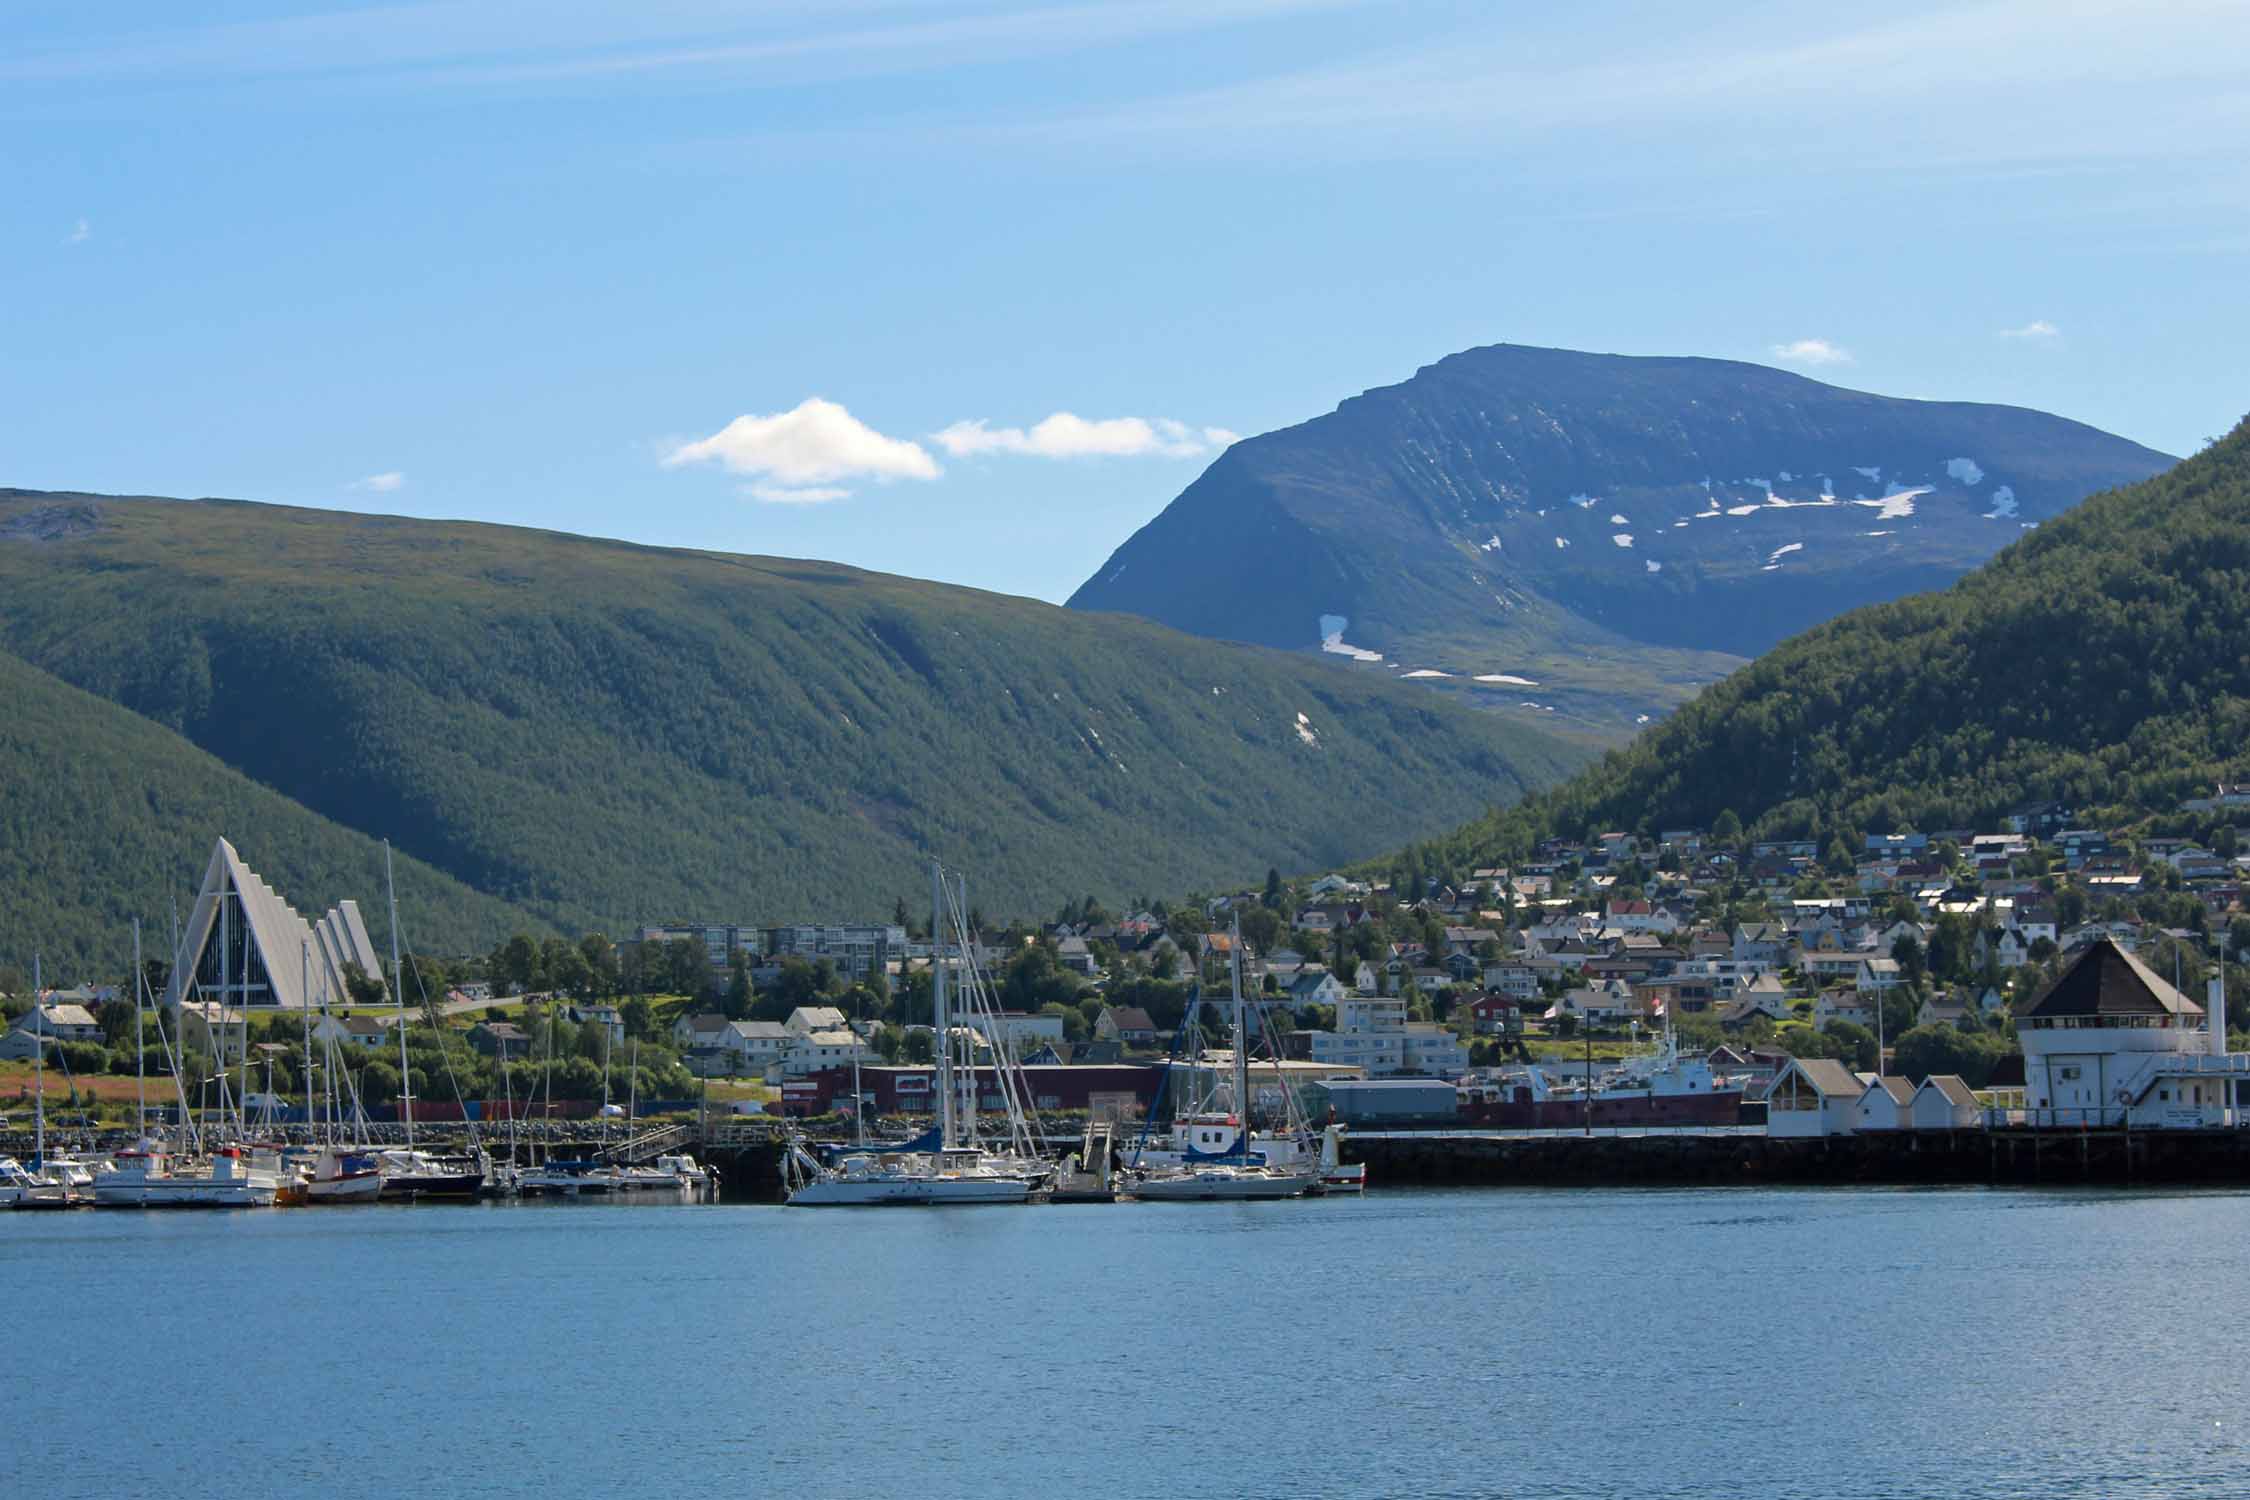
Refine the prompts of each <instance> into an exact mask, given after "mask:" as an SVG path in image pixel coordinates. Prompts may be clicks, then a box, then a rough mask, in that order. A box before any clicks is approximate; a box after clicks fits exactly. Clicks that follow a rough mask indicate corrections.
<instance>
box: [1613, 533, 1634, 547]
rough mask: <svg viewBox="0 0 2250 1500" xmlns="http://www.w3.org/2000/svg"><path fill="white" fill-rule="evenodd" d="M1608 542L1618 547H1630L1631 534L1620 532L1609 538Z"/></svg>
mask: <svg viewBox="0 0 2250 1500" xmlns="http://www.w3.org/2000/svg"><path fill="white" fill-rule="evenodd" d="M1610 540H1611V541H1613V542H1615V543H1617V545H1618V546H1620V547H1630V546H1632V545H1633V533H1631V532H1630V531H1620V532H1617V533H1616V534H1615V535H1613V536H1611V537H1610Z"/></svg>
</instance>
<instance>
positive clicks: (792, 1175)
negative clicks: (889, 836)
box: [782, 860, 1054, 1208]
mask: <svg viewBox="0 0 2250 1500" xmlns="http://www.w3.org/2000/svg"><path fill="white" fill-rule="evenodd" d="M930 932H931V937H932V940H933V941H932V953H931V964H930V979H931V983H930V1003H931V1008H932V1011H933V1013H934V1014H933V1016H932V1019H933V1021H934V1022H935V1027H934V1033H935V1035H936V1037H937V1039H938V1045H937V1079H936V1084H937V1096H938V1098H937V1113H938V1122H937V1128H936V1131H935V1136H936V1140H935V1143H934V1149H930V1150H920V1149H910V1150H904V1151H888V1152H885V1151H866V1150H860V1151H854V1152H852V1153H850V1154H848V1155H846V1156H844V1157H843V1158H842V1160H840V1161H838V1162H837V1163H836V1164H835V1165H834V1166H823V1165H822V1164H821V1163H820V1162H818V1161H816V1160H815V1159H814V1158H813V1156H812V1155H811V1153H809V1152H808V1151H806V1150H805V1148H804V1147H803V1145H802V1144H800V1143H799V1142H798V1141H796V1140H794V1139H792V1140H791V1141H790V1142H789V1144H788V1146H787V1148H786V1149H785V1150H784V1152H783V1155H782V1171H783V1174H784V1181H785V1182H787V1184H788V1186H789V1204H790V1206H791V1207H793V1208H872V1207H880V1206H887V1205H902V1206H903V1205H919V1206H942V1205H949V1204H985V1203H1024V1202H1027V1201H1029V1200H1030V1198H1031V1196H1032V1194H1033V1192H1034V1191H1036V1190H1038V1189H1042V1188H1044V1187H1045V1186H1046V1185H1047V1184H1048V1182H1049V1181H1051V1180H1052V1178H1053V1175H1054V1166H1053V1164H1052V1163H1051V1162H1048V1161H1045V1160H1043V1159H1041V1157H1040V1156H1039V1154H1038V1151H1037V1148H1036V1143H1035V1141H1034V1138H1033V1133H1032V1132H1031V1131H1030V1130H1029V1129H1028V1128H1026V1124H1025V1120H1024V1118H1023V1117H1022V1115H1021V1113H1020V1112H1019V1110H1018V1108H1017V1105H1016V1094H1015V1092H1014V1087H1015V1086H1014V1084H1013V1083H1012V1082H1011V1081H1010V1077H1009V1072H1008V1067H1009V1064H1008V1062H1007V1060H1006V1059H1005V1058H1003V1057H1002V1056H1001V1055H1000V1053H999V1051H998V1049H995V1053H994V1058H993V1064H994V1066H993V1074H994V1077H995V1080H996V1081H997V1083H998V1086H999V1090H1000V1093H1001V1096H1002V1097H1003V1098H1004V1099H1006V1100H1007V1101H1009V1107H1008V1124H1009V1135H1010V1139H1009V1141H1008V1143H1007V1147H1006V1149H1004V1150H999V1151H988V1150H987V1149H985V1147H984V1146H983V1144H982V1143H980V1142H979V1141H977V1140H976V1139H975V1133H976V1129H975V1127H976V1116H975V1104H974V1100H973V1098H972V1099H970V1100H966V1101H965V1100H963V1099H961V1098H959V1097H957V1093H958V1087H957V1083H956V1077H955V1071H956V1070H955V1058H954V1047H955V1040H954V1039H955V1037H956V1035H957V1031H958V1029H957V1028H956V1027H955V1026H954V1024H953V1022H954V1017H953V1014H952V1011H951V1009H950V1007H949V1004H948V997H947V993H946V990H947V982H948V974H947V970H948V968H949V967H950V964H949V962H948V952H947V950H948V947H949V946H950V944H949V942H948V934H949V933H958V935H959V937H960V943H959V945H958V947H959V953H960V960H959V961H960V965H961V973H962V983H963V985H964V987H965V988H967V989H968V990H969V992H970V999H971V1003H972V1004H973V1003H974V1001H975V998H976V996H977V991H976V988H975V987H976V984H977V978H976V965H975V960H974V958H973V956H972V954H971V951H970V950H971V947H972V944H971V942H970V940H969V932H968V900H967V897H966V895H965V893H962V892H960V891H958V890H957V889H955V888H952V887H950V886H949V882H948V881H947V878H946V873H945V870H944V868H943V867H942V866H941V865H939V864H938V862H937V861H936V860H932V861H931V862H930ZM968 1066H969V1068H970V1073H969V1075H968V1076H969V1077H971V1078H973V1077H974V1067H975V1052H974V1049H973V1047H972V1049H971V1051H970V1054H969V1064H968Z"/></svg>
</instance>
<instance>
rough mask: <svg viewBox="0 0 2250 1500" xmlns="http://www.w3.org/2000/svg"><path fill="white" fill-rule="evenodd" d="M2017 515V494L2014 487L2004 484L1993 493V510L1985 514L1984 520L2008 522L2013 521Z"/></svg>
mask: <svg viewBox="0 0 2250 1500" xmlns="http://www.w3.org/2000/svg"><path fill="white" fill-rule="evenodd" d="M2015 514H2016V492H2015V490H2014V488H2013V487H2011V486H2009V485H2005V484H2004V485H2002V486H2000V488H1998V489H1996V490H1994V491H1993V492H1992V509H1990V510H1988V511H1986V512H1985V513H1984V518H1985V519H1986V520H1987V521H2007V520H2013V519H2014V518H2015Z"/></svg>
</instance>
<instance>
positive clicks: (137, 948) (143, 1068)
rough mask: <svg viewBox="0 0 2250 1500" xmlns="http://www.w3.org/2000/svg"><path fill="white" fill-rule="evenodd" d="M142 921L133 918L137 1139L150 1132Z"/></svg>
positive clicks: (134, 1086)
mask: <svg viewBox="0 0 2250 1500" xmlns="http://www.w3.org/2000/svg"><path fill="white" fill-rule="evenodd" d="M142 984H143V979H142V970H141V919H140V918H139V917H135V918H133V1104H134V1108H135V1109H136V1110H138V1111H139V1113H137V1114H135V1115H134V1116H133V1135H134V1137H135V1138H136V1139H138V1138H139V1137H140V1136H142V1135H144V1134H146V1133H147V1131H148V1061H147V1050H148V1049H147V1048H146V1047H144V1046H143V1045H142V1044H141V987H142Z"/></svg>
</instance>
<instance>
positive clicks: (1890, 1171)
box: [1344, 1129, 2250, 1188]
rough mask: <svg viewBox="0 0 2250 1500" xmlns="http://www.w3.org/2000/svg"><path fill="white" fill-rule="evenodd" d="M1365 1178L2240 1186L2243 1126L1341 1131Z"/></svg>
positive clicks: (1490, 1182) (2249, 1152) (2245, 1153)
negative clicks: (1801, 1131)
mask: <svg viewBox="0 0 2250 1500" xmlns="http://www.w3.org/2000/svg"><path fill="white" fill-rule="evenodd" d="M1344 1154H1345V1158H1346V1159H1347V1160H1349V1161H1358V1162H1365V1163H1366V1164H1367V1175H1368V1185H1369V1186H1370V1187H1373V1188H1381V1187H1382V1186H1383V1185H1385V1184H1393V1183H1395V1184H1414V1183H1429V1184H1462V1185H1479V1186H1507V1185H1520V1186H1546V1187H1673V1186H1715V1185H1722V1184H1729V1183H1740V1184H1745V1185H1761V1186H1763V1185H1774V1186H1781V1185H1791V1184H1801V1185H1806V1186H1815V1185H1833V1186H1849V1185H1853V1184H1865V1185H1868V1186H1912V1185H1918V1184H1948V1183H1950V1184H1988V1185H2007V1186H2027V1187H2028V1186H2037V1185H2051V1186H2072V1185H2104V1186H2132V1185H2156V1184H2169V1185H2188V1184H2207V1185H2211V1186H2240V1185H2250V1130H2193V1131H2190V1130H2180V1131H2166V1130H2136V1131H2124V1130H2027V1129H1999V1130H1958V1131H1891V1132H1884V1133H1880V1134H1877V1133H1872V1132H1871V1133H1867V1134H1861V1135H1847V1136H1829V1137H1825V1138H1820V1139H1811V1140H1804V1139H1779V1140H1777V1139H1772V1138H1769V1137H1767V1136H1763V1135H1755V1134H1713V1135H1695V1134H1677V1135H1630V1136H1627V1135H1609V1136H1605V1135H1593V1136H1569V1135H1544V1136H1527V1137H1514V1138H1510V1137H1505V1136H1468V1135H1416V1136H1411V1137H1400V1136H1394V1137H1368V1136H1353V1137H1348V1138H1347V1139H1346V1141H1345V1151H1344Z"/></svg>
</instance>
